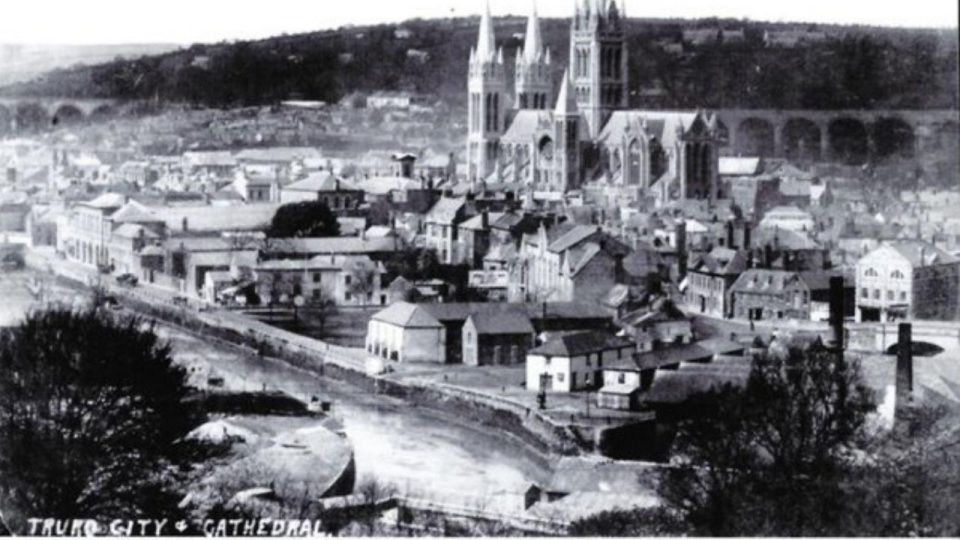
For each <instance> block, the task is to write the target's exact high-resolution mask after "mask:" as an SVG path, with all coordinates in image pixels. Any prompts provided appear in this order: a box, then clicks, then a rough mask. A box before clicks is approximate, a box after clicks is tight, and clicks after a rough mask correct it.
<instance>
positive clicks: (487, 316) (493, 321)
mask: <svg viewBox="0 0 960 540" xmlns="http://www.w3.org/2000/svg"><path fill="white" fill-rule="evenodd" d="M468 319H469V320H472V321H473V325H474V327H476V329H477V334H480V335H515V334H526V335H533V333H534V329H533V325H532V324H530V318H529V317H527V315H526V314H525V313H522V312H519V311H514V310H510V311H505V312H502V313H492V312H485V311H481V312H479V313H474V314H472V315H470V316H469V317H468Z"/></svg>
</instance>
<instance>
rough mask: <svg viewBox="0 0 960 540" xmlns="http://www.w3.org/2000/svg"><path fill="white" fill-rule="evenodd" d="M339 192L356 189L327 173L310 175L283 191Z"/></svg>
mask: <svg viewBox="0 0 960 540" xmlns="http://www.w3.org/2000/svg"><path fill="white" fill-rule="evenodd" d="M338 186H339V189H340V191H345V190H355V189H357V188H356V186H354V185H353V184H352V183H351V182H349V181H347V180H340V179H338V178H337V177H336V176H335V175H333V174H330V173H328V172H316V173H311V174H310V175H308V176H307V177H306V178H304V179H303V180H298V181H296V182H294V183H292V184H289V185H286V186H284V187H283V189H285V190H288V191H310V192H314V191H337V188H338Z"/></svg>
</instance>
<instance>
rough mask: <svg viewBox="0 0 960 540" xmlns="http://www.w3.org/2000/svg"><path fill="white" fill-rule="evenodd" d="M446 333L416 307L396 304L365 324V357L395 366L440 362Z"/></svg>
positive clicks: (408, 304)
mask: <svg viewBox="0 0 960 540" xmlns="http://www.w3.org/2000/svg"><path fill="white" fill-rule="evenodd" d="M445 348H446V330H445V329H444V326H443V324H442V323H440V321H438V320H437V319H436V318H435V317H433V316H432V315H430V313H428V312H427V310H425V309H423V308H422V307H420V306H417V305H416V304H410V303H408V302H396V303H394V304H392V305H391V306H390V307H388V308H386V309H384V310H382V311H380V312H378V313H377V314H375V315H374V316H373V317H371V318H370V322H369V323H367V345H366V349H367V354H369V355H370V356H373V357H378V358H382V359H383V360H393V361H396V362H434V363H435V362H441V363H442V362H443V360H444V358H445Z"/></svg>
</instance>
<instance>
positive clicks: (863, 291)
mask: <svg viewBox="0 0 960 540" xmlns="http://www.w3.org/2000/svg"><path fill="white" fill-rule="evenodd" d="M860 298H870V289H867V288H866V287H864V288H863V289H861V290H860Z"/></svg>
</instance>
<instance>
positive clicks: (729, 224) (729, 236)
mask: <svg viewBox="0 0 960 540" xmlns="http://www.w3.org/2000/svg"><path fill="white" fill-rule="evenodd" d="M734 244H735V242H734V240H733V222H732V221H728V222H727V248H728V249H734V247H733V246H734Z"/></svg>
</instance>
